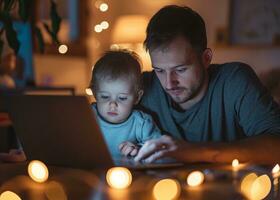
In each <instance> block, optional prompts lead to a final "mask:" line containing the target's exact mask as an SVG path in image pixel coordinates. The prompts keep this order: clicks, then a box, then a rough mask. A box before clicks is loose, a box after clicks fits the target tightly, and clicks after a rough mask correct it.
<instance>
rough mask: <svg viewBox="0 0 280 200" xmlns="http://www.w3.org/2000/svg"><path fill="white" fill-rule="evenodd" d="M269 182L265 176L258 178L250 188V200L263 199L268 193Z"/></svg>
mask: <svg viewBox="0 0 280 200" xmlns="http://www.w3.org/2000/svg"><path fill="white" fill-rule="evenodd" d="M270 189H271V181H270V179H269V177H268V176H267V175H262V176H260V177H258V178H257V179H256V180H255V181H254V183H253V184H252V188H251V196H250V199H264V198H265V197H266V196H267V195H268V194H269V192H270Z"/></svg>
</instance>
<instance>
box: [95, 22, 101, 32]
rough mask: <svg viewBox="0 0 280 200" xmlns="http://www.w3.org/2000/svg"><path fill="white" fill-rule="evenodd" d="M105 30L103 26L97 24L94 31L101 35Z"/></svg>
mask: <svg viewBox="0 0 280 200" xmlns="http://www.w3.org/2000/svg"><path fill="white" fill-rule="evenodd" d="M102 30H103V28H102V26H101V25H100V24H97V25H95V26H94V31H95V32H96V33H100V32H101V31H102Z"/></svg>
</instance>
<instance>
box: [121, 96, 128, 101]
mask: <svg viewBox="0 0 280 200" xmlns="http://www.w3.org/2000/svg"><path fill="white" fill-rule="evenodd" d="M119 100H121V101H126V100H127V97H119Z"/></svg>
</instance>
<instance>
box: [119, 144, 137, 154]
mask: <svg viewBox="0 0 280 200" xmlns="http://www.w3.org/2000/svg"><path fill="white" fill-rule="evenodd" d="M119 149H120V151H121V153H122V154H123V155H125V156H136V155H137V153H138V150H139V147H138V146H137V145H136V144H133V143H132V142H128V141H126V142H123V143H121V144H120V145H119Z"/></svg>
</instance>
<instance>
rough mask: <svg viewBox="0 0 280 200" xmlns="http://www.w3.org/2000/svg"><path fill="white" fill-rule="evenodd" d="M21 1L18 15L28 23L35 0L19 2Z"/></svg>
mask: <svg viewBox="0 0 280 200" xmlns="http://www.w3.org/2000/svg"><path fill="white" fill-rule="evenodd" d="M18 1H19V9H18V14H19V16H20V18H21V19H22V20H23V21H24V22H26V21H27V20H28V18H29V15H30V13H31V7H32V3H34V2H33V0H18Z"/></svg>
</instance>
